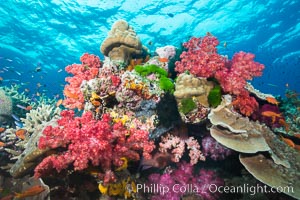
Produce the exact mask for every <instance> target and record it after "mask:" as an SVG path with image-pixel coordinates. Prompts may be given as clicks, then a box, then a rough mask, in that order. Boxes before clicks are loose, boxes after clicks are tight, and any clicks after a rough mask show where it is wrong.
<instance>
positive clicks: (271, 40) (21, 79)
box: [0, 0, 300, 96]
mask: <svg viewBox="0 0 300 200" xmlns="http://www.w3.org/2000/svg"><path fill="white" fill-rule="evenodd" d="M0 1H1V6H0V18H1V20H0V77H2V78H3V81H2V84H1V85H10V84H12V83H19V84H20V83H22V84H23V88H22V89H29V90H30V92H31V93H32V94H35V93H36V92H46V93H47V94H48V95H50V96H51V95H56V94H60V95H61V94H62V89H63V85H64V84H65V82H64V78H65V76H66V75H67V74H66V73H65V72H64V68H65V66H67V65H69V64H72V63H79V57H80V56H81V55H82V54H83V53H84V52H89V53H93V54H96V55H99V56H100V57H101V59H103V56H102V55H101V54H100V52H99V47H100V44H101V43H102V41H103V40H104V39H105V37H106V35H107V33H108V31H109V29H110V27H111V25H112V24H113V23H114V22H115V21H116V20H118V19H125V20H127V21H128V22H129V24H130V25H131V26H132V27H134V29H135V31H136V32H137V33H138V35H139V37H140V39H141V40H142V43H143V44H144V45H145V46H147V47H148V48H149V49H150V50H151V51H154V50H155V48H156V47H161V46H164V45H175V46H180V44H181V43H182V42H184V41H187V40H188V38H189V37H190V36H196V37H199V36H204V35H205V33H206V32H210V33H212V34H213V35H215V36H217V37H218V39H219V40H220V46H219V53H221V54H224V55H228V56H229V57H231V56H232V55H233V53H234V52H238V51H241V50H242V51H246V52H252V53H254V54H256V61H258V62H261V63H263V64H265V66H266V68H265V70H264V74H263V76H262V77H260V78H256V79H255V80H254V81H253V84H254V86H255V87H256V88H257V89H259V90H261V91H263V92H265V93H272V94H275V95H283V94H284V91H285V89H286V88H287V86H288V88H289V89H292V90H297V91H298V92H300V82H299V79H300V66H299V65H300V64H299V63H300V45H299V44H300V9H299V8H300V1H297V0H285V1H282V0H256V1H249V0H231V1H229V0H219V1H215V0H197V1H196V0H195V1H193V0H177V1H161V0H99V1H96V0H77V1H75V0H64V1H61V0H52V1H50V0H43V1H38V0H34V1H31V0H18V1H14V0H0ZM224 42H226V43H227V47H226V48H225V47H224V46H223V44H224ZM39 68H41V70H40V71H39V70H37V69H39ZM38 83H40V84H41V87H38V86H37V84H38ZM1 85H0V86H1Z"/></svg>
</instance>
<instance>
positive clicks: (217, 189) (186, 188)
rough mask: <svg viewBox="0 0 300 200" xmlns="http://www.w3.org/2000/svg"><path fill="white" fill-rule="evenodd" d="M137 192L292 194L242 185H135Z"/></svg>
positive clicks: (282, 188) (284, 188) (287, 190)
mask: <svg viewBox="0 0 300 200" xmlns="http://www.w3.org/2000/svg"><path fill="white" fill-rule="evenodd" d="M137 192H142V193H149V194H161V195H165V194H167V193H168V192H175V193H185V194H187V193H189V194H191V193H194V194H197V193H202V194H203V193H205V192H209V193H221V194H222V193H228V194H229V193H240V194H243V193H248V194H250V195H255V194H258V193H294V188H293V187H292V186H280V187H268V186H266V185H263V186H262V185H259V184H257V185H249V184H243V185H239V186H219V185H216V184H205V185H204V186H203V187H198V185H194V184H186V185H181V184H174V185H173V186H172V187H170V186H166V185H162V184H137Z"/></svg>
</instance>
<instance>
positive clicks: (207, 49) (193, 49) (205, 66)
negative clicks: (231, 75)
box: [175, 36, 226, 77]
mask: <svg viewBox="0 0 300 200" xmlns="http://www.w3.org/2000/svg"><path fill="white" fill-rule="evenodd" d="M218 44H219V41H218V40H217V38H216V37H213V36H205V37H204V38H195V37H193V38H191V39H190V41H188V42H186V43H184V44H183V46H184V47H185V48H187V49H188V51H184V52H182V54H181V55H180V58H181V60H180V61H177V62H176V63H175V65H176V68H175V70H176V71H177V72H180V73H183V72H185V71H189V72H190V73H192V74H194V75H196V76H198V77H212V76H214V73H215V72H216V71H218V70H220V69H222V68H224V66H225V60H226V59H225V58H224V57H222V56H220V55H219V54H217V49H216V46H217V45H218Z"/></svg>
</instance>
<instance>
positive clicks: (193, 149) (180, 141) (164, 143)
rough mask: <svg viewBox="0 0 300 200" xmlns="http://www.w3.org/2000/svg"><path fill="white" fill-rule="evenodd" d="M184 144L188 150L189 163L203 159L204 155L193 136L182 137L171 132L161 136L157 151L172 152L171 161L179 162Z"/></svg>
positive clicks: (183, 150)
mask: <svg viewBox="0 0 300 200" xmlns="http://www.w3.org/2000/svg"><path fill="white" fill-rule="evenodd" d="M185 146H187V149H188V150H189V156H190V159H191V161H190V163H191V164H193V165H194V164H197V163H198V161H199V160H202V161H204V160H205V157H204V156H203V154H202V152H201V151H200V144H199V143H198V141H197V140H196V139H194V137H189V138H183V137H179V136H175V135H171V134H169V133H168V134H167V135H166V136H161V142H160V143H159V151H160V152H162V153H166V152H169V151H170V153H171V154H172V158H171V159H172V161H173V162H179V161H180V159H181V157H182V156H183V154H184V152H185Z"/></svg>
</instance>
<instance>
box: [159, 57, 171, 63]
mask: <svg viewBox="0 0 300 200" xmlns="http://www.w3.org/2000/svg"><path fill="white" fill-rule="evenodd" d="M158 60H159V61H160V62H169V59H168V58H163V57H159V58H158Z"/></svg>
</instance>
